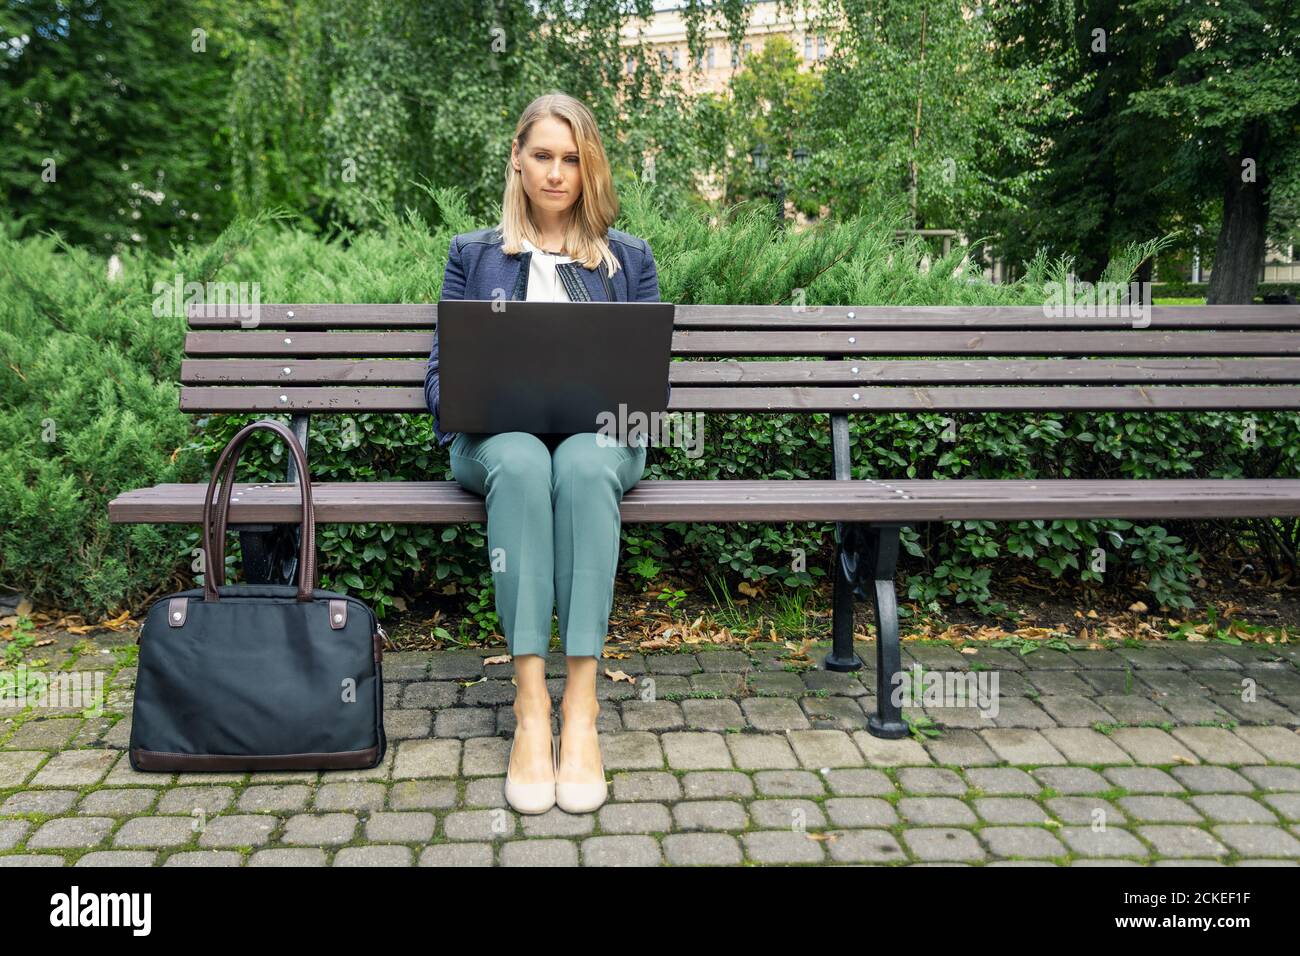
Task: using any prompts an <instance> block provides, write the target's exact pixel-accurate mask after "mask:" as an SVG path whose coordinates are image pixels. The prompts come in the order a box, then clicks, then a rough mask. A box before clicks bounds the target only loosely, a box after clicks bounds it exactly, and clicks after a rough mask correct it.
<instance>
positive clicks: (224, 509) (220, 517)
mask: <svg viewBox="0 0 1300 956" xmlns="http://www.w3.org/2000/svg"><path fill="white" fill-rule="evenodd" d="M295 437H296V436H295ZM242 455H243V449H240V450H239V457H242ZM234 468H235V462H234V459H231V460H230V462H229V463H227V464H226V471H225V473H224V475H222V476H221V481H222V486H225V483H227V481H230V480H231V475H233V473H234ZM230 497H231V498H233V497H234V486H233V485H231V496H230ZM315 510H316V509H315V505H313V507H312V516H313V519H315ZM229 520H230V498H226V499H224V501H222V502H221V507H220V509H218V510H217V519H216V537H214V540H217V541H225V540H226V525H227V524H229ZM204 545H205V546H208V551H209V553H211V551H212V548H211V546H209V542H208V541H204ZM313 555H315V553H313ZM312 564H313V567H312V588H318V587H320V575H321V568H320V564H318V563H317V562H315V561H313V562H312ZM225 583H226V567H225V561H224V559H222V563H221V564H218V566H216V568H214V579H213V584H214V585H216V587H217V588H220V587H221V585H222V584H225Z"/></svg>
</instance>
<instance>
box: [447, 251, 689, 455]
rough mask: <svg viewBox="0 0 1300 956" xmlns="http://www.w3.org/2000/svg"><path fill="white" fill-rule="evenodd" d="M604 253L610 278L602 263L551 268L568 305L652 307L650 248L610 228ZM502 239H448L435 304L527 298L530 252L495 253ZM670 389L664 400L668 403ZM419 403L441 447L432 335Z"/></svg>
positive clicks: (655, 294) (654, 284)
mask: <svg viewBox="0 0 1300 956" xmlns="http://www.w3.org/2000/svg"><path fill="white" fill-rule="evenodd" d="M606 236H607V239H608V242H609V248H610V251H611V252H613V253H614V255H615V256H617V257H618V261H619V268H618V269H616V270H615V271H614V274H613V275H612V276H610V275H609V274H608V273H607V271H606V269H605V265H604V263H597V264H596V268H595V269H588V268H586V267H584V266H583V265H581V264H580V263H577V262H561V263H557V264H556V272H557V275H558V277H559V279H560V281H561V282H563V283H564V288H565V291H566V292H567V293H568V295H569V299H570V300H571V301H573V302H658V301H659V271H658V269H657V267H656V266H655V259H654V255H653V254H652V253H651V252H650V244H649V243H648V242H646V241H645V240H644V239H640V238H638V237H636V236H633V235H631V234H630V233H626V232H623V231H621V230H619V229H610V230H609V231H608V233H606ZM502 242H503V238H502V235H501V231H500V230H499V229H495V228H492V229H480V230H478V231H476V232H464V233H461V234H459V235H457V236H455V237H453V238H452V240H451V249H450V251H449V252H448V255H447V271H446V274H445V275H444V276H443V279H442V295H441V296H440V298H441V299H495V298H499V297H500V296H501V295H502V294H503V293H506V292H508V293H509V294H508V295H506V296H505V297H506V298H507V299H511V300H516V301H523V300H524V299H526V298H527V297H528V273H529V261H530V260H531V258H532V253H531V252H529V251H528V250H524V251H523V252H520V253H518V254H516V255H513V256H508V255H506V254H505V253H504V252H502V251H501V245H502ZM672 391H673V389H672V386H671V385H669V386H668V397H669V399H671V398H672ZM424 399H425V403H426V404H427V405H428V407H429V411H430V412H431V413H432V415H433V435H434V438H435V440H436V441H437V442H438V445H439V446H442V445H447V444H449V443H450V442H451V440H452V438H454V437H455V436H456V432H443V431H441V430H439V428H438V333H437V332H436V331H435V332H434V334H433V350H432V351H431V352H430V353H429V365H428V368H427V369H426V370H425V373H424Z"/></svg>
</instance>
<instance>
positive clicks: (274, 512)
mask: <svg viewBox="0 0 1300 956" xmlns="http://www.w3.org/2000/svg"><path fill="white" fill-rule="evenodd" d="M252 484H253V483H251V482H250V483H243V482H236V483H235V489H236V492H237V493H238V495H239V497H240V500H239V501H238V502H235V503H233V504H232V505H231V512H230V519H231V523H232V524H236V523H245V524H247V523H256V522H272V523H294V522H295V521H296V519H297V517H298V515H299V513H300V512H299V505H298V504H297V501H298V492H297V488H296V486H294V485H289V484H269V485H267V484H264V485H262V486H261V487H256V488H255V487H252ZM206 490H207V485H206V483H205V484H164V485H156V486H154V487H153V488H141V489H136V490H134V491H128V492H125V493H124V494H122V495H119V496H118V497H117V498H115V499H113V501H112V502H110V503H109V520H110V521H112V522H114V523H125V524H131V523H142V522H157V523H183V524H196V523H198V522H199V521H201V519H202V514H203V495H204V492H205V491H206ZM312 498H313V502H314V504H315V508H316V517H317V519H318V520H319V521H321V522H343V523H354V522H383V523H399V524H409V523H414V524H449V523H459V522H466V521H485V520H486V519H487V513H486V510H485V508H484V504H483V499H482V498H480V497H479V496H477V495H473V494H471V493H470V492H467V491H465V490H464V489H463V488H461V487H460V485H458V484H457V483H456V482H454V481H408V482H383V483H372V482H321V483H317V482H313V483H312ZM620 512H621V514H622V519H623V521H625V522H629V523H649V522H667V521H707V522H730V521H835V520H843V521H876V522H888V521H896V522H913V521H944V520H976V519H981V520H1020V519H1026V520H1028V519H1042V520H1048V519H1053V518H1076V519H1086V518H1130V519H1138V520H1142V519H1159V518H1195V519H1207V518H1238V517H1269V516H1273V517H1285V516H1293V515H1300V479H1281V478H1270V479H1153V480H1125V479H1113V480H1105V479H1041V480H979V479H962V480H956V481H940V480H933V479H914V480H908V479H902V480H898V481H885V480H855V481H803V480H800V481H748V480H746V481H687V480H683V481H656V480H650V479H645V480H643V481H641V482H639V483H638V484H637V485H636V486H635V487H634V488H633V489H632V490H631V491H629V492H628V493H627V494H626V495H624V496H623V500H622V503H621V506H620Z"/></svg>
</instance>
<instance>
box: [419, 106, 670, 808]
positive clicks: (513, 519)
mask: <svg viewBox="0 0 1300 956" xmlns="http://www.w3.org/2000/svg"><path fill="white" fill-rule="evenodd" d="M617 214H618V197H617V196H616V195H615V193H614V186H613V181H612V179H611V177H610V171H609V164H608V161H607V160H606V158H605V149H604V146H603V144H602V142H601V137H600V133H599V131H598V130H597V129H596V122H595V119H594V117H593V116H592V114H591V111H590V110H588V109H587V107H586V106H585V105H583V104H582V103H581V102H579V101H578V100H576V99H574V98H573V97H571V96H566V95H565V94H563V93H550V94H547V95H545V96H541V97H538V98H537V99H535V100H534V101H533V102H532V103H530V104H529V105H528V107H527V109H525V110H524V112H523V115H522V116H520V118H519V122H518V124H517V125H516V127H515V136H514V140H513V142H512V144H511V150H510V160H509V162H508V163H507V165H506V188H505V196H504V199H503V200H502V204H501V223H500V224H499V225H498V226H496V227H495V228H492V229H484V230H480V231H478V232H470V233H464V234H461V235H458V236H456V237H455V238H454V239H453V240H452V243H451V250H450V253H449V255H448V258H447V271H446V275H445V277H444V278H443V285H442V298H443V299H494V298H500V297H502V296H506V297H508V298H510V299H520V300H528V301H543V300H544V301H615V300H617V301H641V302H657V301H659V276H658V272H657V269H656V267H655V261H654V256H653V255H652V254H651V252H650V247H649V245H648V244H647V243H646V241H645V240H644V239H639V238H637V237H635V236H631V235H629V234H628V233H625V232H621V231H619V230H617V229H611V228H610V225H611V223H613V221H614V219H615V217H616V216H617ZM507 293H508V296H507ZM424 387H425V397H426V400H427V402H428V406H429V410H430V411H431V412H432V413H433V420H434V426H433V428H434V435H435V437H436V438H437V440H438V443H439V444H440V445H446V444H449V443H450V445H451V449H450V456H451V468H452V473H453V475H454V476H455V478H456V481H457V482H458V483H459V484H460V485H461V486H462V487H464V488H466V489H468V490H469V491H472V492H474V493H476V494H479V495H483V496H484V497H485V498H486V504H487V513H488V522H487V536H488V552H489V555H490V557H491V562H492V571H493V579H494V581H495V584H496V609H497V614H498V616H499V617H500V619H501V626H502V629H503V630H504V631H505V636H506V642H507V644H508V646H509V649H510V654H511V656H512V657H513V658H514V665H515V682H516V685H517V690H516V693H515V703H514V711H515V717H516V728H515V733H514V740H513V742H512V744H511V747H510V759H509V766H508V768H507V773H506V800H507V802H509V803H510V805H511V806H513V807H514V808H515V809H516V810H518V811H520V812H522V813H543V812H545V811H546V810H549V809H550V808H551V807H552V806H556V805H558V806H559V807H560V808H561V809H562V810H566V811H568V812H570V813H583V812H587V811H591V810H595V809H596V808H597V807H599V806H601V804H603V803H604V802H605V799H606V797H607V796H608V787H607V785H606V782H605V771H604V767H603V765H602V763H601V757H600V743H599V739H598V737H597V731H596V719H597V716H598V714H599V711H600V706H599V703H598V702H597V700H596V666H597V660H598V659H599V658H600V656H601V653H602V651H603V648H604V642H605V635H606V633H607V631H608V629H609V612H610V609H611V608H612V606H613V601H614V574H615V571H616V569H617V565H618V550H619V530H620V520H619V502H620V501H621V500H622V497H623V493H624V492H626V491H627V490H628V489H629V488H631V487H632V486H633V485H635V484H636V483H637V481H638V480H640V478H641V476H642V474H643V472H644V470H645V460H646V449H645V446H644V445H643V444H641V445H638V444H634V443H633V444H626V443H624V444H618V445H610V446H608V447H605V446H602V445H601V444H599V443H598V442H597V435H596V433H595V431H594V430H593V431H592V432H579V433H577V434H549V433H548V434H538V435H534V434H531V433H528V432H503V433H499V434H466V433H461V432H451V433H443V432H442V431H441V430H440V429H439V427H438V341H437V336H436V335H435V337H434V343H433V351H432V352H431V353H430V355H429V366H428V371H427V372H426V374H425V386H424ZM669 391H670V393H671V389H670V390H669ZM552 603H554V604H555V605H556V606H557V608H558V611H559V619H560V639H561V642H562V644H563V648H564V654H565V658H566V662H567V667H568V674H567V680H566V683H565V689H564V697H563V699H562V700H561V704H560V710H561V717H562V722H561V728H560V741H559V748H558V754H557V752H556V749H555V740H554V738H553V737H552V735H551V698H550V693H549V691H548V690H547V687H546V654H547V649H548V646H549V644H550V639H551V608H552Z"/></svg>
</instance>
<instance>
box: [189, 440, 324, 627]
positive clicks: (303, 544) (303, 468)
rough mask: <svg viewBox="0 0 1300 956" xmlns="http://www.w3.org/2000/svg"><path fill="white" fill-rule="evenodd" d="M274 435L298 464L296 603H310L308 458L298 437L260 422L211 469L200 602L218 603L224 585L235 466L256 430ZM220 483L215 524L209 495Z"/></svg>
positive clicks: (312, 532)
mask: <svg viewBox="0 0 1300 956" xmlns="http://www.w3.org/2000/svg"><path fill="white" fill-rule="evenodd" d="M263 428H265V429H269V430H270V431H273V432H275V433H276V434H277V435H279V436H280V437H281V438H282V439H284V442H285V444H286V445H287V446H288V447H289V452H290V453H291V454H292V455H293V457H294V461H295V462H296V464H297V472H298V474H297V484H298V490H299V492H300V494H301V496H302V534H301V536H300V538H301V539H300V541H299V544H298V595H297V598H298V600H299V601H310V600H312V587H313V583H314V582H315V578H316V575H315V571H316V568H315V564H316V514H315V509H314V508H313V506H312V500H311V474H310V473H309V472H308V470H307V455H306V453H304V452H303V450H302V445H300V444H299V443H298V437H297V436H296V435H294V433H293V432H292V431H290V430H289V429H288V428H286V427H285V426H284V425H282V424H280V423H279V422H277V421H272V420H270V419H263V420H261V421H256V422H250V423H249V424H247V425H245V426H244V427H243V428H241V429H240V430H239V431H238V432H237V433H236V434H235V437H234V438H232V439H230V441H229V442H228V443H227V444H226V447H225V448H224V449H222V452H221V456H220V457H219V458H218V459H217V464H216V467H215V468H213V469H212V477H211V479H209V481H208V490H207V494H205V495H204V496H203V540H204V544H205V545H206V546H207V549H208V553H207V566H206V568H205V572H204V575H203V600H204V601H217V600H219V599H220V595H219V594H218V593H217V586H218V582H219V581H224V577H225V574H224V572H225V562H226V541H225V538H226V534H225V530H226V521H225V519H226V516H227V514H228V513H229V509H230V495H231V493H232V492H233V490H234V477H235V466H236V465H237V464H238V463H239V458H240V456H241V455H242V454H243V450H244V444H245V442H246V441H247V440H248V437H249V436H250V435H251V434H252V433H253V432H255V431H257V430H259V429H263ZM218 479H221V490H220V492H219V495H220V501H219V502H218V504H217V514H216V520H215V521H214V520H213V513H212V507H213V503H212V493H213V491H215V490H216V487H217V480H218Z"/></svg>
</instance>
